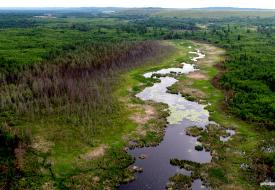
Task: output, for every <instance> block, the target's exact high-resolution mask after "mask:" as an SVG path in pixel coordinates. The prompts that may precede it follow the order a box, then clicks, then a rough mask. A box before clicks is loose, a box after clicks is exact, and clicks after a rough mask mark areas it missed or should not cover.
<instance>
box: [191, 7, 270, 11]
mask: <svg viewBox="0 0 275 190" xmlns="http://www.w3.org/2000/svg"><path fill="white" fill-rule="evenodd" d="M192 10H210V11H211V10H213V11H272V10H274V9H260V8H238V7H203V8H192ZM274 11H275V10H274Z"/></svg>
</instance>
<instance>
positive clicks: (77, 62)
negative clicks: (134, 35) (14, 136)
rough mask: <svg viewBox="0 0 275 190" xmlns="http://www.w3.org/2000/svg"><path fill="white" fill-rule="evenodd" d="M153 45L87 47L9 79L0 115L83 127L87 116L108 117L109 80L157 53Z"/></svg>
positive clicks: (0, 91)
mask: <svg viewBox="0 0 275 190" xmlns="http://www.w3.org/2000/svg"><path fill="white" fill-rule="evenodd" d="M162 51H164V50H163V46H162V45H160V44H159V43H158V42H153V41H150V42H149V41H145V42H132V43H127V42H124V43H120V44H113V43H108V42H106V43H103V42H102V43H92V44H88V45H85V46H84V47H81V48H78V49H76V50H72V51H70V52H69V53H66V55H65V56H59V57H57V58H55V59H53V60H50V61H44V62H43V63H41V64H38V65H32V66H31V67H30V68H29V69H28V70H27V71H24V72H22V73H19V74H17V77H12V78H9V77H7V78H6V80H5V81H4V82H3V84H2V85H1V87H0V96H1V98H0V111H1V112H5V111H12V112H13V113H16V114H18V115H26V114H27V115H28V117H30V116H32V117H37V116H38V115H41V116H42V115H43V116H45V115H48V114H55V115H56V114H58V115H65V116H68V118H69V117H71V116H72V117H74V118H76V120H78V121H82V122H85V121H88V120H89V119H88V118H91V117H94V119H95V120H94V121H93V122H97V120H96V117H95V115H97V114H99V113H96V114H95V113H94V114H91V111H92V112H93V111H97V112H102V114H111V113H112V111H113V110H112V106H110V105H112V101H113V100H112V97H110V94H111V91H112V85H111V83H112V82H114V81H113V79H115V77H114V74H115V73H117V72H118V71H120V70H123V69H129V68H132V67H134V66H136V65H138V64H140V63H142V61H143V60H144V59H145V58H148V57H150V56H153V55H156V54H157V53H163V52H162Z"/></svg>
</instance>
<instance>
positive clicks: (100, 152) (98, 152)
mask: <svg viewBox="0 0 275 190" xmlns="http://www.w3.org/2000/svg"><path fill="white" fill-rule="evenodd" d="M107 148H108V147H107V146H106V145H100V146H99V147H96V148H94V149H93V150H91V151H89V152H87V153H86V154H84V155H82V156H81V157H82V158H83V159H84V160H92V159H95V158H98V157H101V156H104V154H105V151H106V149H107Z"/></svg>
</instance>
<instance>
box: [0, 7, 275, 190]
mask: <svg viewBox="0 0 275 190" xmlns="http://www.w3.org/2000/svg"><path fill="white" fill-rule="evenodd" d="M104 10H111V11H107V12H105V11H104ZM49 12H51V15H52V16H43V15H48V14H49ZM204 15H207V16H204ZM233 15H234V16H233ZM247 16H249V18H247ZM274 21H275V19H274V11H252V12H251V11H245V14H244V12H243V11H219V10H218V11H211V12H209V11H203V10H196V11H192V10H191V11H185V10H173V9H171V10H170V9H169V11H168V10H165V9H159V8H145V9H120V8H118V9H116V8H102V9H101V8H91V9H86V8H83V9H82V8H80V9H68V10H66V11H65V10H63V9H62V10H59V9H56V10H25V11H19V10H18V11H17V10H5V11H1V12H0V28H1V29H0V186H1V187H0V188H1V189H100V190H101V189H116V188H118V187H120V188H122V187H123V185H121V184H122V183H127V182H129V181H132V180H134V176H135V171H139V172H141V171H143V172H141V173H140V174H138V175H136V176H137V180H136V181H134V182H133V183H129V185H130V184H138V183H139V182H138V181H139V179H141V178H139V176H142V175H145V174H146V173H147V172H148V170H147V167H145V166H142V167H141V165H139V163H141V162H143V163H146V162H149V161H150V159H151V158H153V157H154V156H150V155H149V154H148V155H147V153H146V154H143V153H144V152H143V150H145V149H146V150H149V151H151V150H170V149H171V151H170V152H169V151H168V154H164V156H163V158H162V159H160V160H162V161H164V163H165V164H164V165H162V167H166V166H167V168H169V172H170V173H165V172H161V174H164V175H161V176H162V177H163V176H164V178H161V179H162V181H161V184H162V185H161V187H163V188H165V186H166V187H167V188H170V189H184V188H190V187H191V186H193V187H192V188H193V189H196V188H200V186H201V184H204V185H205V188H207V187H209V188H211V189H261V188H262V189H268V188H269V186H270V184H271V185H272V184H273V183H274V181H275V172H274V171H275V170H274V165H275V162H274V161H275V156H274V155H275V148H274V147H275V141H274V124H275V120H274V119H275V117H274V115H275V106H274V98H275V93H274V92H275V91H274V89H275V85H274V84H275V83H274V81H275V78H274V77H275V69H274V68H275V67H274V64H275V59H274V51H275V48H274V44H275V35H274V34H275V28H274V25H275V22H274ZM188 40H193V41H188ZM218 47H219V48H218ZM221 48H222V49H221ZM198 49H199V50H200V53H202V54H205V55H206V56H205V57H204V58H203V59H200V60H198V61H194V59H193V61H192V57H193V56H195V54H196V53H198V51H197V50H198ZM190 51H192V52H193V53H189V52H190ZM183 62H185V63H191V64H190V65H188V64H186V65H185V66H187V67H185V68H184V69H190V68H191V69H192V71H194V72H190V73H189V74H187V73H184V72H183V68H182V63H183ZM193 63H195V65H193ZM169 68H172V69H169ZM167 70H169V71H172V73H170V74H167V73H163V71H167ZM155 71H158V72H157V73H155ZM179 71H180V73H178V72H179ZM145 73H147V74H148V73H149V74H150V73H154V74H153V75H152V77H151V76H149V77H148V76H147V75H146V76H143V75H144V74H145ZM166 77H168V78H169V77H170V78H169V80H168V82H169V85H168V86H169V87H168V86H162V87H163V88H161V89H162V90H163V91H161V93H162V95H164V96H157V97H156V98H157V99H158V100H161V99H162V98H165V97H172V99H173V98H175V97H176V99H177V100H180V101H179V107H175V106H173V102H172V103H171V102H169V101H168V102H163V101H154V99H152V98H151V97H150V98H149V99H150V100H149V99H148V101H143V100H144V99H143V98H142V97H145V96H140V95H141V94H142V93H143V92H147V91H148V90H146V89H152V88H154V87H156V86H158V85H160V84H163V83H161V81H163V78H166ZM164 82H165V80H164ZM166 84H168V83H166ZM172 84H173V85H172ZM170 85H172V86H170ZM166 87H168V91H166ZM149 91H150V90H149ZM156 92H160V91H156ZM136 95H137V96H136ZM140 98H142V99H140ZM162 100H163V99H162ZM183 100H184V101H183ZM183 103H188V106H189V105H190V106H192V105H197V106H198V107H199V108H202V105H207V106H206V107H205V106H203V109H200V110H204V111H203V113H206V115H207V118H208V120H209V121H210V122H209V123H208V124H210V125H208V126H205V127H204V126H200V125H197V124H195V123H192V125H191V124H190V123H189V124H190V125H189V124H188V125H185V131H183V130H182V126H181V125H180V124H178V123H176V124H175V125H174V127H173V126H171V125H170V124H171V123H173V122H175V121H177V122H178V121H181V120H182V117H181V116H182V115H181V114H177V113H181V111H182V110H180V109H182V108H183V106H184V104H183ZM188 106H187V107H188ZM190 106H189V108H190ZM178 108H180V109H178ZM178 110H180V111H178ZM173 113H174V114H173ZM188 113H189V114H188ZM184 114H185V116H186V117H189V119H190V116H192V117H191V118H192V119H194V118H195V119H196V118H197V117H198V114H196V112H195V111H194V110H193V111H192V112H191V114H190V112H188V109H186V111H185V112H184ZM208 116H209V117H208ZM167 123H168V124H167ZM165 127H167V128H165ZM170 129H171V130H170ZM177 130H178V131H177ZM171 131H174V132H175V133H170V132H171ZM169 135H171V136H173V137H177V138H174V139H173V140H174V141H167V137H169ZM180 136H183V137H184V138H181V137H180ZM168 139H172V138H168ZM183 139H185V140H186V139H191V140H190V143H189V144H185V143H184V144H185V145H188V146H189V145H190V147H191V148H190V147H188V146H186V147H187V148H186V147H185V148H183V149H181V148H180V146H181V143H180V141H181V142H182V140H183ZM178 140H180V141H178ZM167 142H176V143H174V144H173V145H172V146H169V147H168V148H166V149H162V147H165V146H163V145H167V144H166V143H167ZM184 142H185V141H184ZM168 144H169V143H168ZM158 145H159V146H158ZM170 145H171V144H170ZM144 147H145V148H144ZM170 147H175V148H174V149H172V148H170ZM134 148H135V149H134ZM129 149H130V150H129ZM177 150H180V151H177ZM135 151H136V152H138V151H141V152H140V153H137V154H136V155H134V154H132V155H134V156H135V157H136V160H134V159H133V157H132V156H131V155H130V154H131V153H133V152H135ZM156 152H157V151H155V153H156ZM190 152H191V153H190ZM128 153H130V154H128ZM170 153H172V154H170ZM173 153H179V155H177V154H173ZM204 153H206V155H208V157H207V158H209V159H207V162H196V161H198V160H195V159H189V158H188V156H190V155H193V154H194V155H200V154H204ZM155 155H157V154H155ZM161 155H162V154H161ZM182 155H185V157H183V156H182ZM193 158H198V157H196V156H194V157H193ZM210 159H211V162H210ZM156 163H157V162H156ZM134 166H136V167H134ZM162 167H159V168H162ZM170 169H171V170H170ZM177 171H179V172H180V174H177V175H175V176H173V175H174V174H176V173H177ZM183 174H185V175H183ZM186 174H187V175H186ZM171 176H173V177H171ZM153 177H156V176H154V175H153ZM169 177H171V178H170V182H168V181H169V179H168V178H169ZM144 182H145V181H144ZM167 182H168V183H167ZM159 184H160V183H159ZM125 187H127V185H126V186H125Z"/></svg>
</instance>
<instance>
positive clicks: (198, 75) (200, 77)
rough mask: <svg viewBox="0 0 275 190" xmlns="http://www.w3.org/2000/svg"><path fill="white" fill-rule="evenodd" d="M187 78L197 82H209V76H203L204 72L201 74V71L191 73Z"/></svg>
mask: <svg viewBox="0 0 275 190" xmlns="http://www.w3.org/2000/svg"><path fill="white" fill-rule="evenodd" d="M187 77H188V78H191V79H196V80H207V79H208V76H207V75H205V74H203V73H202V72H199V71H196V72H192V73H189V74H188V75H187Z"/></svg>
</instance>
